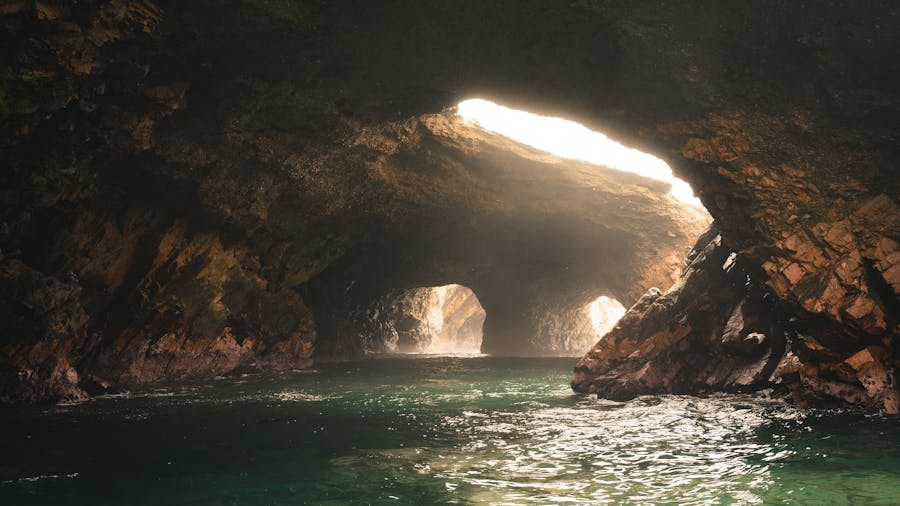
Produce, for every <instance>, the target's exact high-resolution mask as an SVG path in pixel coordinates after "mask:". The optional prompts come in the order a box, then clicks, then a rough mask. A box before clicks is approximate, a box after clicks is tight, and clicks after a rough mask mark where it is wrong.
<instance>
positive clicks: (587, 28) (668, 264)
mask: <svg viewBox="0 0 900 506" xmlns="http://www.w3.org/2000/svg"><path fill="white" fill-rule="evenodd" d="M0 20H2V26H3V30H2V40H3V47H4V48H5V49H6V51H5V52H4V58H5V65H3V66H2V68H0V132H2V137H0V138H2V140H0V149H2V162H3V165H4V170H3V171H2V173H0V181H2V183H0V247H2V250H3V255H4V257H3V258H4V259H3V265H4V269H5V270H4V271H3V272H4V273H3V280H4V281H3V283H4V293H3V294H0V299H2V300H3V307H4V309H3V311H4V319H3V322H2V329H0V332H2V334H0V335H2V347H0V349H2V357H0V361H2V362H3V364H4V366H3V374H4V379H3V387H4V388H3V391H4V392H7V393H5V394H4V395H5V396H6V397H7V398H53V397H56V398H62V397H68V398H75V397H78V396H81V395H83V393H82V392H84V391H86V390H92V391H94V390H103V389H104V388H106V387H104V386H103V385H109V388H115V385H119V386H124V387H127V386H131V385H134V384H140V382H142V381H151V380H155V379H161V378H168V377H189V376H198V377H207V376H210V375H215V374H222V373H227V372H228V371H232V370H239V369H240V368H242V367H254V366H253V364H256V365H257V366H260V367H267V366H270V365H271V366H274V367H299V366H302V365H303V364H308V363H310V360H313V359H315V358H316V357H319V356H322V357H334V358H340V357H348V356H353V355H354V354H355V353H357V352H358V351H359V350H360V347H361V346H360V343H359V342H353V339H354V337H353V336H350V335H342V333H341V332H340V329H339V325H338V323H339V322H340V321H341V319H342V318H346V317H347V316H348V315H349V314H351V311H353V310H354V309H355V308H360V307H363V308H364V307H368V306H369V304H371V303H372V301H374V300H376V299H377V298H378V297H381V296H383V295H385V294H386V293H388V292H389V291H390V290H406V289H411V288H416V287H422V286H439V285H444V284H448V283H462V284H465V285H466V286H469V287H471V288H472V289H473V290H474V291H475V293H476V294H477V296H478V298H479V299H480V300H481V302H482V304H483V306H484V308H485V310H486V311H487V319H486V321H485V324H484V332H485V347H486V351H503V350H507V349H510V348H517V349H523V350H527V351H529V352H541V351H545V350H557V351H558V350H563V349H569V348H571V347H572V346H575V345H574V344H573V343H576V342H580V338H579V339H573V336H574V335H575V333H577V332H579V330H578V328H574V327H573V325H574V323H573V322H581V321H583V318H582V317H581V316H578V315H577V314H576V313H575V311H576V310H577V309H578V308H583V307H584V304H586V303H587V302H588V301H590V300H592V298H594V297H596V296H597V295H600V294H608V295H610V296H614V297H615V298H617V299H619V300H620V301H622V302H623V303H625V304H626V305H628V304H630V303H631V302H634V301H635V300H637V299H638V298H639V297H640V295H641V294H642V293H644V291H645V290H646V289H647V288H649V287H651V286H660V287H663V288H664V287H665V286H666V285H667V284H668V281H667V280H668V277H669V275H670V274H671V273H672V272H673V271H674V269H673V267H680V266H681V259H682V258H683V251H684V250H687V248H688V247H689V245H690V244H691V242H692V241H693V239H694V238H695V237H696V236H697V235H699V233H700V230H699V228H700V227H698V226H695V225H696V223H695V225H690V224H685V223H684V222H683V220H681V219H680V217H679V216H678V213H677V209H676V208H674V207H672V206H671V202H670V201H668V200H666V199H665V198H662V197H660V195H662V194H664V193H665V191H666V189H665V188H658V187H653V184H651V183H649V182H648V181H639V180H634V179H622V178H616V177H611V176H610V175H609V174H604V173H603V171H597V170H594V169H587V168H585V167H583V166H579V165H577V164H575V165H572V164H562V165H560V164H559V163H558V162H557V161H553V160H547V159H541V157H540V156H537V155H535V154H534V153H527V152H525V151H523V150H522V148H521V147H511V146H509V145H508V143H507V144H504V143H503V142H501V141H498V140H497V139H496V138H492V137H490V136H487V135H485V134H484V133H483V132H482V133H479V134H473V135H474V137H471V136H469V134H465V133H463V132H462V130H461V129H459V128H457V127H456V126H454V124H453V121H452V119H450V115H449V113H447V114H448V115H444V116H442V115H441V113H442V111H445V110H446V108H448V107H452V106H453V105H454V104H455V103H457V102H459V101H460V100H463V99H466V98H473V97H482V98H487V99H492V100H494V101H496V102H499V103H503V104H505V105H510V106H514V107H518V108H522V109H527V110H531V111H533V112H538V113H544V114H549V115H556V116H562V117H568V118H572V119H575V120H578V121H581V122H583V123H585V124H586V125H588V126H589V127H591V128H594V129H597V130H602V131H603V132H605V133H607V134H608V135H610V137H612V138H615V139H617V140H620V141H621V142H623V143H625V144H629V145H632V146H635V147H639V148H641V149H642V150H644V151H647V152H650V153H653V154H655V155H658V156H661V157H663V158H665V159H666V160H667V161H668V162H669V163H670V164H671V165H672V166H673V168H674V170H675V171H676V173H678V174H679V175H680V176H681V177H684V178H685V179H687V180H689V182H690V183H691V184H692V186H693V187H694V188H695V190H696V191H697V193H698V194H699V196H700V198H701V199H702V200H703V202H704V204H705V205H706V207H707V208H708V209H709V210H710V213H711V214H712V215H713V216H714V217H715V218H716V220H717V223H718V225H719V227H720V232H721V242H722V245H723V247H725V248H727V249H729V250H731V251H734V252H736V253H737V254H738V258H739V259H740V263H741V265H744V266H746V269H747V270H748V272H750V273H752V275H753V276H755V278H754V279H755V280H756V282H757V283H758V284H759V285H760V287H762V286H765V287H767V288H766V290H768V291H769V293H771V295H772V297H774V298H776V299H778V300H779V301H780V303H783V304H784V305H785V307H786V308H787V309H785V310H784V314H785V315H788V316H785V317H784V318H785V319H787V320H790V318H796V319H797V321H798V322H803V324H802V325H798V326H797V327H796V332H797V335H798V336H803V337H802V338H801V337H797V338H796V339H792V338H791V336H789V338H790V339H792V340H791V346H790V348H791V349H792V350H793V354H794V357H795V359H796V361H797V363H798V364H803V365H804V367H800V366H799V365H798V366H797V367H796V368H795V369H796V371H795V374H796V375H797V377H798V378H802V380H800V381H799V382H798V383H797V384H798V385H802V388H799V389H798V390H796V392H797V393H796V395H797V397H798V398H799V399H802V400H807V401H809V402H813V403H826V404H827V403H832V402H833V403H836V404H843V405H846V404H847V403H851V404H861V405H866V406H873V407H875V406H876V405H877V406H885V407H886V406H888V404H889V402H888V397H885V395H884V394H883V392H885V391H886V390H885V389H884V388H883V385H884V384H885V383H886V382H887V381H889V380H890V381H892V380H891V378H892V375H893V374H894V371H895V370H896V367H897V363H896V362H897V361H896V353H895V352H894V351H892V350H893V347H894V344H893V343H894V342H895V341H896V339H897V335H898V328H897V324H898V307H897V306H898V304H897V297H898V279H897V278H898V272H900V270H898V269H900V268H898V253H897V243H898V241H900V231H898V194H900V178H898V177H897V171H896V167H898V166H900V160H898V153H897V149H896V146H897V145H898V137H900V126H898V121H897V118H898V117H900V92H898V88H897V86H896V83H897V82H900V68H898V66H897V62H896V55H897V54H898V53H900V37H898V35H897V33H898V30H897V26H898V24H900V23H898V13H897V9H896V6H895V5H894V3H893V2H890V1H886V0H885V1H873V2H865V3H864V4H860V3H859V2H840V1H838V2H812V3H798V2H789V1H782V0H771V1H768V0H767V1H764V2H762V3H761V4H759V3H754V4H747V5H743V6H742V5H737V4H734V3H731V2H729V3H723V2H714V1H710V0H690V1H686V2H669V3H663V2H634V1H625V0H621V1H619V0H614V1H603V2H596V1H583V2H570V3H555V2H549V3H548V2H544V1H540V0H534V1H531V0H526V1H521V0H516V1H512V0H510V1H500V2H490V3H485V2H466V3H462V4H460V3H452V2H440V1H428V0H424V1H416V2H406V1H399V2H390V3H383V2H369V1H362V0H361V1H358V2H357V1H351V2H341V3H335V2H327V1H318V0H309V1H296V2H293V1H291V2H256V1H249V0H246V1H244V0H234V1H230V2H227V3H225V4H223V3H222V2H219V1H215V2H213V1H212V0H196V1H191V2H175V1H171V0H159V1H154V0H88V1H82V2H77V3H73V2H63V1H50V0H47V1H40V2H36V1H15V2H7V3H6V4H4V5H3V6H2V7H0ZM435 115H437V116H435ZM688 221H690V220H688ZM679 223H681V225H678V224H679ZM694 229H696V230H694ZM691 230H694V231H693V232H691ZM668 232H671V233H672V234H674V235H675V236H676V237H674V238H671V237H669V234H668ZM667 238H668V239H667ZM567 267H568V268H567ZM695 276H696V274H695ZM685 283H687V281H685ZM726 284H727V283H726ZM39 286H43V287H44V288H39ZM684 289H685V288H682V290H684ZM698 296H699V295H698ZM683 299H684V297H680V300H683ZM724 300H725V303H724V304H723V307H722V308H716V309H710V310H709V312H710V314H714V315H716V316H715V317H714V319H715V320H716V325H715V326H718V325H719V323H722V322H723V321H724V322H725V323H727V322H728V321H729V320H731V321H733V323H734V325H732V327H734V326H736V325H738V322H739V320H740V319H741V318H743V316H740V318H739V317H738V316H735V312H734V308H735V307H737V306H736V305H735V304H736V303H735V304H733V303H732V302H734V301H733V300H732V299H731V298H726V299H724ZM715 303H716V301H715V300H713V299H710V304H712V305H715ZM29 305H31V306H29ZM724 306H728V307H724ZM653 307H655V306H654V305H652V304H651V305H650V306H648V307H647V308H646V309H647V311H648V315H650V314H669V313H671V312H672V311H673V309H671V308H670V309H666V310H660V311H657V310H653V311H650V309H651V308H653ZM745 307H746V306H745ZM751 307H752V305H751ZM747 311H751V309H749V308H747ZM676 312H677V311H676ZM740 315H744V310H743V309H742V310H741V312H740ZM733 316H734V318H732V317H733ZM648 317H649V316H648ZM683 324H684V325H687V333H688V334H690V333H691V332H692V331H693V330H694V329H699V328H701V326H700V325H699V324H695V323H691V322H683ZM635 325H638V324H637V323H636V324H635ZM722 325H724V323H722ZM575 326H577V325H575ZM676 327H677V325H676ZM638 328H644V327H641V326H640V325H638ZM646 328H650V327H646ZM723 328H724V327H723ZM614 332H615V331H614ZM673 332H676V334H680V333H683V332H685V330H678V331H673ZM762 333H763V334H765V332H762ZM788 333H789V334H790V332H788ZM742 334H743V332H738V333H737V334H734V333H733V332H732V333H730V334H729V335H731V336H734V335H742ZM766 335H767V336H768V334H766ZM633 337H634V336H631V337H628V338H629V339H631V338H633ZM522 339H524V343H523V341H522ZM741 339H743V337H742V338H741ZM698 342H700V341H698ZM751 344H752V343H751ZM492 346H493V347H494V348H492ZM735 346H736V347H737V348H741V347H747V346H748V344H747V343H744V342H743V341H741V342H740V344H736V345H735ZM32 350H36V351H32ZM791 360H794V359H791ZM741 364H743V362H741V361H740V360H739V361H738V362H737V363H736V367H739V368H741V367H744V365H746V364H744V365H741ZM29 371H31V372H29ZM708 377H709V378H715V379H716V380H715V381H713V384H719V383H720V381H719V379H721V374H718V373H716V374H713V373H712V372H710V375H709V376H708ZM92 378H93V379H92ZM685 381H686V382H687V383H685V384H691V382H688V381H687V380H685ZM723 381H725V380H723ZM727 382H728V381H725V383H727ZM693 384H696V381H695V382H693ZM735 384H737V383H735ZM79 385H81V386H79ZM848 385H849V386H848ZM851 387H852V388H851ZM835 393H837V394H836V395H835Z"/></svg>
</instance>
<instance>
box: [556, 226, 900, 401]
mask: <svg viewBox="0 0 900 506" xmlns="http://www.w3.org/2000/svg"><path fill="white" fill-rule="evenodd" d="M761 279H766V276H765V274H764V273H761V272H756V271H753V270H752V269H748V266H747V265H746V263H745V261H744V259H742V258H741V257H740V256H738V255H737V254H735V253H734V252H732V251H731V250H730V249H728V248H727V247H725V246H724V245H723V244H722V236H721V234H720V233H719V231H718V230H717V229H715V228H713V229H711V230H710V231H708V232H707V233H706V234H704V235H703V236H702V237H701V238H700V240H699V241H698V243H697V245H696V246H695V248H694V250H693V251H692V252H691V254H690V256H689V257H688V265H687V267H686V268H685V271H684V274H683V275H682V278H681V279H680V280H679V281H678V283H676V284H675V285H674V286H673V287H672V288H671V289H669V290H668V291H667V292H665V293H662V292H661V291H659V290H658V289H651V290H650V291H649V292H648V293H647V294H645V295H644V296H643V297H641V299H640V300H639V301H638V302H637V303H636V304H635V305H634V306H632V307H631V308H630V309H629V310H628V312H626V314H625V316H623V317H622V319H621V320H620V321H619V322H618V323H617V324H616V326H615V328H613V330H612V331H610V332H609V333H608V334H606V335H605V336H603V337H602V338H601V339H600V340H599V341H598V342H597V343H596V344H595V345H594V346H593V347H592V348H591V350H590V351H589V352H588V353H587V354H586V355H585V356H584V357H582V359H581V360H579V362H578V364H577V365H576V367H575V374H574V376H573V378H572V388H573V389H574V390H575V391H577V392H582V393H590V394H596V395H598V396H599V397H603V398H609V399H615V400H625V399H630V398H633V397H636V396H639V395H644V394H660V393H681V394H684V393H698V392H712V391H723V390H726V391H727V390H748V389H760V388H774V389H776V391H777V392H781V393H783V394H785V395H787V396H788V397H790V398H792V400H793V401H794V402H796V403H798V404H804V405H813V406H831V407H836V406H854V407H861V408H865V409H869V410H881V411H884V412H886V413H891V414H897V413H898V410H900V389H898V385H897V382H896V379H895V376H894V372H893V371H894V368H895V367H896V363H897V353H896V351H895V349H894V347H893V346H892V342H891V341H890V340H886V339H872V338H868V339H865V338H863V337H860V338H859V340H858V341H856V342H849V343H848V342H847V339H846V338H847V336H846V334H845V333H844V331H842V330H840V329H839V328H837V327H836V326H835V325H834V324H833V323H832V322H831V321H830V320H829V319H828V318H823V317H822V315H821V314H817V313H814V312H811V311H807V310H804V309H803V308H798V307H796V306H795V305H793V304H790V303H788V302H785V301H784V300H783V299H780V298H779V297H778V296H777V295H776V292H775V290H774V289H773V288H772V287H771V286H765V285H762V283H761V282H760V280H761ZM770 284H771V283H770ZM872 289H873V290H874V287H873V288H872ZM823 342H825V343H827V345H825V344H823ZM839 350H843V351H839Z"/></svg>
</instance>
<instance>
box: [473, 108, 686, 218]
mask: <svg viewBox="0 0 900 506" xmlns="http://www.w3.org/2000/svg"><path fill="white" fill-rule="evenodd" d="M457 109H458V112H459V115H460V116H462V117H463V118H465V119H466V120H468V121H471V122H474V123H477V124H479V125H481V127H483V128H484V129H485V130H490V131H491V132H496V133H498V134H501V135H505V136H506V137H509V138H510V139H513V140H515V141H518V142H521V143H523V144H528V145H530V146H533V147H535V148H537V149H540V150H543V151H547V152H549V153H553V154H554V155H557V156H560V157H563V158H570V159H573V160H581V161H585V162H588V163H593V164H595V165H604V166H607V167H610V168H613V169H616V170H621V171H624V172H632V173H634V174H639V175H641V176H644V177H648V178H652V179H657V180H659V181H665V182H667V183H669V184H671V185H672V189H671V190H670V191H669V194H671V195H672V196H673V197H675V198H676V199H678V200H680V201H682V202H685V203H688V204H691V205H694V206H698V207H703V204H701V203H700V199H698V198H696V197H694V192H693V190H692V189H691V187H690V185H688V184H687V183H686V182H685V181H682V180H681V179H678V178H676V177H675V176H674V175H673V174H672V169H671V168H670V167H669V166H668V165H667V164H666V162H664V161H662V160H660V159H659V158H656V157H655V156H652V155H648V154H647V153H642V152H640V151H638V150H636V149H631V148H627V147H625V146H623V145H621V144H619V143H618V142H616V141H614V140H611V139H610V138H609V137H607V136H605V135H603V134H601V133H599V132H593V131H591V130H588V129H587V128H585V127H584V126H583V125H580V124H578V123H575V122H574V121H568V120H564V119H562V118H548V117H546V116H538V115H535V114H531V113H527V112H525V111H517V110H514V109H509V108H507V107H503V106H500V105H497V104H495V103H493V102H488V101H487V100H481V99H472V100H466V101H464V102H460V104H459V105H458V106H457Z"/></svg>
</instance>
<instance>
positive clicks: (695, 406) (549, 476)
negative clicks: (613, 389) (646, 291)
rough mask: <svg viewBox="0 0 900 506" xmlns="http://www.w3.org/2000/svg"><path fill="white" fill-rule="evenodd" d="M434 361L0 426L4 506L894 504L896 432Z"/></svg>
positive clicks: (530, 363)
mask: <svg viewBox="0 0 900 506" xmlns="http://www.w3.org/2000/svg"><path fill="white" fill-rule="evenodd" d="M571 362H572V361H571V359H500V358H489V357H469V358H465V357H427V358H421V359H412V358H408V357H403V358H397V359H383V360H373V361H370V362H366V363H356V364H338V365H334V366H329V367H326V368H322V369H320V370H318V371H316V372H313V373H309V372H307V373H295V374H293V373H292V374H285V375H280V376H275V377H273V376H268V377H259V376H250V377H245V378H240V379H236V380H234V379H225V380H220V381H214V382H210V383H208V384H195V385H190V386H188V387H171V388H160V389H156V390H153V391H148V392H145V393H143V394H140V395H135V396H132V397H131V398H107V399H100V400H95V401H93V402H90V403H87V404H82V405H75V406H66V407H55V408H51V409H49V410H48V409H41V410H38V409H34V410H25V411H22V410H18V411H7V412H3V413H2V415H3V420H4V425H5V427H4V430H3V432H2V435H0V438H2V439H0V442H2V444H3V447H4V448H5V449H9V451H5V452H4V453H3V456H2V457H0V482H2V483H0V502H2V503H3V504H59V503H61V502H63V501H65V502H66V503H67V504H122V503H128V504H304V503H305V504H367V503H368V504H428V503H436V502H437V503H456V504H471V503H493V504H572V503H574V504H622V503H632V504H658V503H674V504H722V503H729V504H734V503H736V504H770V503H780V504H784V503H787V504H792V503H793V504H848V503H850V504H896V498H897V497H900V452H898V450H900V428H898V423H897V421H896V420H895V419H889V418H882V417H865V416H861V415H854V414H824V413H818V412H815V411H808V410H801V409H798V408H793V407H790V406H786V405H783V404H781V403H780V402H778V401H774V400H771V399H768V398H766V397H765V396H760V395H753V396H751V395H717V396H712V397H708V398H695V397H685V396H659V397H642V398H639V399H636V400H634V401H630V402H625V403H616V402H609V401H602V400H596V399H590V398H585V397H580V396H575V395H573V394H572V393H571V391H570V390H569V389H568V387H567V385H566V381H567V379H568V374H569V370H570V368H571V366H572V364H571Z"/></svg>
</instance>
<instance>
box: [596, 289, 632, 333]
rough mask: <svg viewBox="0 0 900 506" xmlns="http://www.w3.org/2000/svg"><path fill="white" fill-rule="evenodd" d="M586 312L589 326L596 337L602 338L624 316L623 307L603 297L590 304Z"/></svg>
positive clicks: (615, 301)
mask: <svg viewBox="0 0 900 506" xmlns="http://www.w3.org/2000/svg"><path fill="white" fill-rule="evenodd" d="M588 312H589V313H590V315H591V324H592V325H593V326H594V331H595V332H596V333H597V335H598V336H600V337H602V336H604V335H606V333H607V332H609V331H610V330H612V329H613V327H615V326H616V322H618V321H619V319H620V318H622V316H623V315H624V314H625V306H623V305H622V304H621V303H620V302H619V301H617V300H616V299H610V298H609V297H607V296H605V295H603V296H600V297H597V298H596V299H595V300H594V302H591V305H590V307H589V308H588Z"/></svg>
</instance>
